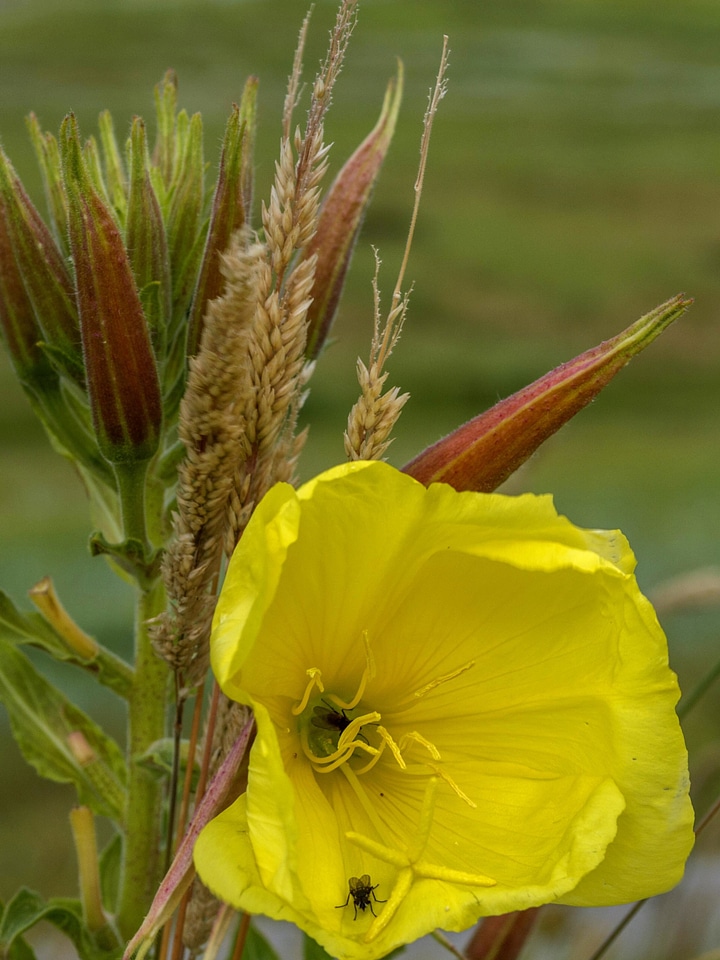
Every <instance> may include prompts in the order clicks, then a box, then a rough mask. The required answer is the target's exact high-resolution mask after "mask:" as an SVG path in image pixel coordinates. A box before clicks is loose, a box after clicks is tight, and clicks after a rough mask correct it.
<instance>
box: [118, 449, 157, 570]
mask: <svg viewBox="0 0 720 960" xmlns="http://www.w3.org/2000/svg"><path fill="white" fill-rule="evenodd" d="M148 464H149V461H147V460H139V461H136V462H135V463H116V464H115V477H116V479H117V484H118V492H119V494H120V508H121V510H122V525H123V536H124V537H125V539H126V540H137V541H139V542H140V543H141V544H142V545H143V547H144V548H145V550H146V551H147V552H149V550H150V541H149V539H148V533H147V521H146V514H145V478H146V475H147V469H148Z"/></svg>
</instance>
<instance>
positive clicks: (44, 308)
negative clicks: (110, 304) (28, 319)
mask: <svg viewBox="0 0 720 960" xmlns="http://www.w3.org/2000/svg"><path fill="white" fill-rule="evenodd" d="M0 197H2V212H1V213H0V216H2V218H3V230H4V232H5V242H6V243H9V244H10V246H11V247H12V251H13V253H14V256H15V261H16V264H17V269H18V270H19V272H20V274H21V276H22V282H23V285H24V287H25V290H26V292H27V296H28V299H29V300H30V303H31V304H32V309H33V310H34V313H35V318H36V321H37V324H38V326H39V327H40V329H41V330H42V335H41V336H39V337H38V338H37V339H38V340H42V341H43V343H44V346H45V349H46V350H47V352H48V354H49V355H50V356H51V357H52V358H53V359H54V360H55V361H56V363H57V366H58V367H59V369H60V370H61V371H62V372H63V373H65V374H67V375H68V376H69V377H71V378H72V379H73V380H74V381H75V382H76V383H78V384H81V385H82V383H83V367H82V352H81V348H80V325H79V321H78V314H77V308H76V306H75V299H74V291H73V283H72V279H71V276H70V272H69V270H68V268H67V265H66V263H65V260H64V258H63V256H62V254H61V252H60V250H58V248H57V245H56V243H55V240H54V239H53V236H52V234H51V233H50V231H49V230H48V228H47V227H46V226H45V224H44V223H43V220H42V218H41V217H40V214H39V213H38V212H37V210H36V209H35V207H34V206H33V204H32V202H31V200H30V198H29V197H28V195H27V193H26V192H25V190H24V189H23V186H22V184H21V182H20V179H19V178H18V176H17V174H16V173H15V171H14V170H13V167H12V164H11V163H10V161H9V160H8V158H7V157H6V156H5V154H4V152H3V151H2V150H0Z"/></svg>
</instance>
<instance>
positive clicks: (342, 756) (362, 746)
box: [311, 740, 377, 773]
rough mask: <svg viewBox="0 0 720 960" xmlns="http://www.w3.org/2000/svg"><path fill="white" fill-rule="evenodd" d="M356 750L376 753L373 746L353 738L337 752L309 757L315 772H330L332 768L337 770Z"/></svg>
mask: <svg viewBox="0 0 720 960" xmlns="http://www.w3.org/2000/svg"><path fill="white" fill-rule="evenodd" d="M356 750H367V752H368V753H377V750H376V749H375V747H369V746H368V745H367V744H366V743H363V742H362V740H353V742H352V743H349V744H348V745H347V747H345V749H344V750H343V751H342V752H340V751H338V753H339V756H338V755H337V754H332V756H330V757H311V760H312V761H313V763H314V764H316V766H315V773H332V771H333V770H337V768H338V767H343V769H344V764H345V763H346V761H347V760H349V759H350V757H351V756H352V755H353V753H354V752H355V751H356ZM328 762H329V763H330V765H329V766H327V767H324V766H317V764H323V763H328Z"/></svg>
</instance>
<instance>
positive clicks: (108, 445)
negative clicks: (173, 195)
mask: <svg viewBox="0 0 720 960" xmlns="http://www.w3.org/2000/svg"><path fill="white" fill-rule="evenodd" d="M60 150H61V159H62V166H63V174H64V180H65V190H66V194H67V201H68V228H69V236H70V247H71V250H72V256H73V261H74V264H75V280H76V287H77V302H78V308H79V314H80V328H81V332H82V344H83V353H84V358H85V371H86V377H87V385H88V394H89V398H90V408H91V410H92V416H93V424H94V427H95V433H96V436H97V438H98V444H99V446H100V449H101V451H102V453H103V454H104V456H105V457H106V458H107V459H108V460H109V461H110V462H111V463H123V462H136V461H139V460H147V459H148V458H150V457H151V456H152V455H153V454H154V452H155V451H156V449H157V446H158V441H159V436H160V427H161V421H162V407H161V400H160V388H159V384H158V375H157V369H156V366H155V358H154V356H153V351H152V347H151V345H150V337H149V333H148V329H147V325H146V323H145V316H144V314H143V309H142V305H141V303H140V298H139V296H138V292H137V288H136V286H135V281H134V278H133V273H132V268H131V266H130V262H129V260H128V256H127V252H126V250H125V247H124V245H123V241H122V237H121V235H120V231H119V229H118V227H117V224H116V223H115V220H114V218H113V216H112V214H111V213H110V211H109V209H108V208H107V206H106V204H105V202H104V200H103V199H102V197H101V196H100V194H99V192H98V190H97V189H96V187H95V185H94V183H93V180H92V178H91V175H90V172H89V171H88V168H87V165H86V163H85V160H84V158H83V151H82V147H81V144H80V137H79V133H78V127H77V121H76V120H75V117H74V116H73V115H72V114H71V115H69V116H68V117H66V118H65V120H64V121H63V124H62V127H61V131H60Z"/></svg>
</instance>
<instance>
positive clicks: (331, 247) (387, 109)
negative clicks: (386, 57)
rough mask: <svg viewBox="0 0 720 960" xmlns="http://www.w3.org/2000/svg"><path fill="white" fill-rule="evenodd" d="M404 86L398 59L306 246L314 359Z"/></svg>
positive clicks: (336, 299) (309, 347)
mask: <svg viewBox="0 0 720 960" xmlns="http://www.w3.org/2000/svg"><path fill="white" fill-rule="evenodd" d="M402 91H403V67H402V63H398V73H397V77H396V78H395V79H394V80H391V81H390V83H389V84H388V87H387V90H386V92H385V99H384V101H383V105H382V110H381V111H380V117H379V118H378V122H377V123H376V125H375V127H374V128H373V130H372V131H371V132H370V133H369V134H368V136H367V137H366V138H365V140H363V142H362V143H361V144H360V146H359V147H358V148H357V150H356V151H355V153H353V155H352V156H351V157H350V159H349V160H348V161H347V163H346V164H345V166H344V167H343V168H342V170H341V171H340V173H339V174H338V175H337V177H336V178H335V182H334V183H333V185H332V187H331V188H330V190H329V191H328V194H327V197H326V198H325V200H324V202H323V205H322V207H321V210H320V218H319V221H318V228H317V232H316V233H315V236H314V237H313V239H312V240H311V241H310V243H309V244H308V246H307V249H306V251H305V258H308V257H312V256H317V263H316V265H315V280H314V282H313V287H312V292H311V296H312V303H311V304H310V308H309V310H308V315H307V316H308V337H307V349H306V353H307V356H308V359H310V360H314V359H315V358H316V357H317V356H318V354H319V353H320V351H321V349H322V347H323V345H324V344H325V342H326V340H327V337H328V333H329V332H330V327H331V326H332V322H333V320H334V318H335V313H336V311H337V307H338V303H339V302H340V295H341V293H342V289H343V285H344V283H345V277H346V275H347V271H348V267H349V266H350V260H351V258H352V253H353V249H354V247H355V241H356V240H357V237H358V234H359V233H360V228H361V226H362V223H363V220H364V218H365V211H366V210H367V207H368V204H369V203H370V198H371V196H372V191H373V187H374V186H375V182H376V180H377V178H378V175H379V173H380V168H381V167H382V164H383V161H384V160H385V155H386V154H387V151H388V148H389V147H390V142H391V141H392V138H393V133H394V132H395V124H396V123H397V117H398V113H399V110H400V102H401V100H402Z"/></svg>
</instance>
